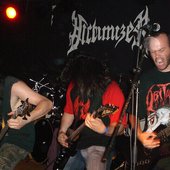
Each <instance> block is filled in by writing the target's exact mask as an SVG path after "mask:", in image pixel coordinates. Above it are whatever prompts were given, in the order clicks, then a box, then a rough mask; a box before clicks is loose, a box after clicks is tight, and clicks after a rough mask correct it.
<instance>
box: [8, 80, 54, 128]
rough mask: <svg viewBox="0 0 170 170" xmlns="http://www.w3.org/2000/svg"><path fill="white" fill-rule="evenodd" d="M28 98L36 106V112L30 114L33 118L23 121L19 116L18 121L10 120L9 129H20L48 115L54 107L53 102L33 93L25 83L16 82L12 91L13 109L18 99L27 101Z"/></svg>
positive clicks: (11, 101)
mask: <svg viewBox="0 0 170 170" xmlns="http://www.w3.org/2000/svg"><path fill="white" fill-rule="evenodd" d="M27 98H28V102H29V103H30V104H32V105H35V108H34V110H32V111H31V112H30V115H31V116H30V117H29V116H27V120H23V119H22V118H21V117H19V116H18V117H17V118H16V119H9V120H8V124H9V127H11V128H15V129H20V128H21V127H23V126H24V125H26V124H28V123H30V122H32V121H35V120H37V119H39V118H41V117H42V116H44V115H46V114H47V113H48V112H49V111H50V110H51V109H52V107H53V105H52V102H51V101H50V100H49V99H47V98H46V97H44V96H42V95H40V94H38V93H36V92H35V91H33V90H32V89H31V88H30V87H28V86H27V85H26V84H25V83H24V82H22V81H18V82H16V83H15V84H14V85H13V86H12V89H11V99H10V103H11V107H13V106H14V105H15V103H16V102H17V100H18V99H21V100H23V101H25V100H26V99H27Z"/></svg>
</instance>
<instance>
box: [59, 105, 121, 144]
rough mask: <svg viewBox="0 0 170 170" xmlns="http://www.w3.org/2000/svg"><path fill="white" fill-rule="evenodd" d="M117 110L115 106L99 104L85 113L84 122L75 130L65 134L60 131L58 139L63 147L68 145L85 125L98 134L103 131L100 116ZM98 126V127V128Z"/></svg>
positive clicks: (76, 137) (75, 138) (103, 126)
mask: <svg viewBox="0 0 170 170" xmlns="http://www.w3.org/2000/svg"><path fill="white" fill-rule="evenodd" d="M117 110H118V107H116V106H110V105H106V106H101V107H100V108H98V109H97V110H96V111H94V112H93V113H92V114H90V113H89V114H87V117H86V119H85V122H83V123H82V124H81V125H80V126H79V127H78V128H77V129H76V130H75V131H73V132H72V133H69V132H70V131H68V132H67V134H66V133H65V132H63V131H60V132H59V134H58V141H59V143H60V144H61V145H62V146H64V147H69V145H70V144H71V143H72V142H74V141H76V140H77V139H78V136H79V134H80V133H81V131H82V130H83V129H84V127H85V126H88V127H89V128H91V129H92V130H93V131H95V132H98V133H100V134H102V133H104V131H105V128H106V127H105V125H104V124H103V122H102V120H101V119H99V118H101V117H105V116H108V115H110V114H114V113H115V112H116V111H117ZM99 127H100V128H99Z"/></svg>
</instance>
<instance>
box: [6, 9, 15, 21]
mask: <svg viewBox="0 0 170 170" xmlns="http://www.w3.org/2000/svg"><path fill="white" fill-rule="evenodd" d="M5 13H6V17H7V18H8V19H10V20H13V19H15V18H16V17H17V10H16V9H15V8H14V7H12V6H8V7H6V10H5Z"/></svg>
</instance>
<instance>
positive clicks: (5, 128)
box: [0, 124, 9, 141]
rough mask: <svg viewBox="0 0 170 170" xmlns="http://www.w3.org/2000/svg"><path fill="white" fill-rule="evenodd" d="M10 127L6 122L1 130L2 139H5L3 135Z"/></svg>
mask: <svg viewBox="0 0 170 170" xmlns="http://www.w3.org/2000/svg"><path fill="white" fill-rule="evenodd" d="M8 129H9V126H8V124H6V125H5V127H4V128H3V129H2V130H1V132H0V141H1V140H2V139H3V137H4V136H5V134H6V133H7V131H8Z"/></svg>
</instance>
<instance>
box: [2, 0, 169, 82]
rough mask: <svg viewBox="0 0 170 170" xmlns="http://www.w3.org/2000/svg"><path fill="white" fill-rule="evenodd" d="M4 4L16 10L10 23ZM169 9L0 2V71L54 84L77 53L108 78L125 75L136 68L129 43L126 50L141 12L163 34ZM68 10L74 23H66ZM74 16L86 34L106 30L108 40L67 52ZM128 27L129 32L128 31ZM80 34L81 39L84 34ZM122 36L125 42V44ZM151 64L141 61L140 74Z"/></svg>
mask: <svg viewBox="0 0 170 170" xmlns="http://www.w3.org/2000/svg"><path fill="white" fill-rule="evenodd" d="M9 2H10V3H11V2H12V3H14V4H15V5H16V6H17V7H18V9H19V17H18V19H17V20H16V21H15V22H10V21H8V20H6V19H5V17H4V15H3V8H4V6H5V5H7V4H8V3H9ZM169 9H170V2H169V1H168V0H164V1H161V0H128V1H124V0H119V1H113V0H62V1H61V0H1V2H0V42H1V46H0V56H1V58H0V72H1V74H2V75H7V74H12V75H15V76H19V77H27V78H29V77H32V78H34V77H35V78H36V77H39V76H41V75H42V74H48V75H49V76H51V77H53V78H54V79H55V78H57V77H58V76H59V75H60V72H61V70H62V68H63V66H64V63H65V61H67V60H68V58H69V56H71V54H72V53H73V52H77V51H78V52H80V51H81V52H85V53H88V54H90V55H93V56H96V57H97V58H100V59H101V60H103V61H104V62H106V63H108V65H109V66H110V68H111V70H112V73H113V74H114V75H118V76H120V75H129V74H131V72H132V70H133V68H135V66H136V63H137V59H138V46H137V45H136V44H135V45H134V46H133V48H132V44H133V41H136V40H137V38H138V29H139V28H140V26H143V25H145V24H146V18H147V17H146V16H144V15H146V13H147V14H148V18H149V19H150V21H151V23H155V22H156V23H159V24H160V25H161V29H163V30H165V31H167V32H169V28H170V25H169V22H168V20H169V18H168V17H169V16H168V12H169ZM73 11H75V17H76V19H75V18H74V19H73V18H72V16H73ZM146 11H147V12H146ZM140 13H142V15H141V16H140V18H139V15H140ZM79 17H80V18H81V19H83V20H84V21H83V24H82V25H83V26H84V27H86V28H87V29H88V28H90V26H91V27H93V26H94V24H95V26H96V27H98V28H100V29H103V28H104V27H110V28H111V26H112V28H113V29H114V32H113V33H114V39H111V33H110V34H109V36H108V37H107V36H106V35H105V36H104V39H100V40H99V39H98V40H95V41H94V42H92V41H91V42H89V43H88V42H87V41H85V43H83V42H82V39H80V40H79V44H78V47H77V49H76V50H72V53H71V52H70V53H68V51H69V49H70V43H71V41H70V40H71V38H70V37H69V36H70V35H71V34H73V33H74V31H75V23H74V22H75V20H77V21H78V22H79V21H80V20H79ZM79 24H80V23H79ZM130 25H131V27H129V26H130ZM79 26H80V25H79ZM123 26H124V29H123ZM128 28H131V29H132V28H133V29H132V30H131V32H128V31H127V29H128ZM77 29H82V27H79V28H77ZM116 30H117V32H116ZM77 31H78V30H77ZM85 34H86V35H85V36H84V37H86V38H87V30H86V32H85ZM91 34H92V32H91ZM96 34H97V33H96ZM144 34H145V33H143V36H142V38H143V37H144ZM123 35H124V38H123V39H122V40H120V38H121V36H123ZM76 36H77V35H75V37H76ZM91 36H92V35H91ZM75 37H74V38H75ZM82 37H83V36H82ZM127 37H129V38H131V40H130V41H129V42H128V41H127ZM75 39H76V38H75ZM75 39H74V41H76V40H75ZM72 41H73V38H72ZM118 41H119V42H118ZM116 44H117V45H116ZM151 65H152V64H151V63H150V59H149V58H147V59H146V61H145V62H144V64H143V68H144V70H145V69H148V68H149V67H150V66H151Z"/></svg>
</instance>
